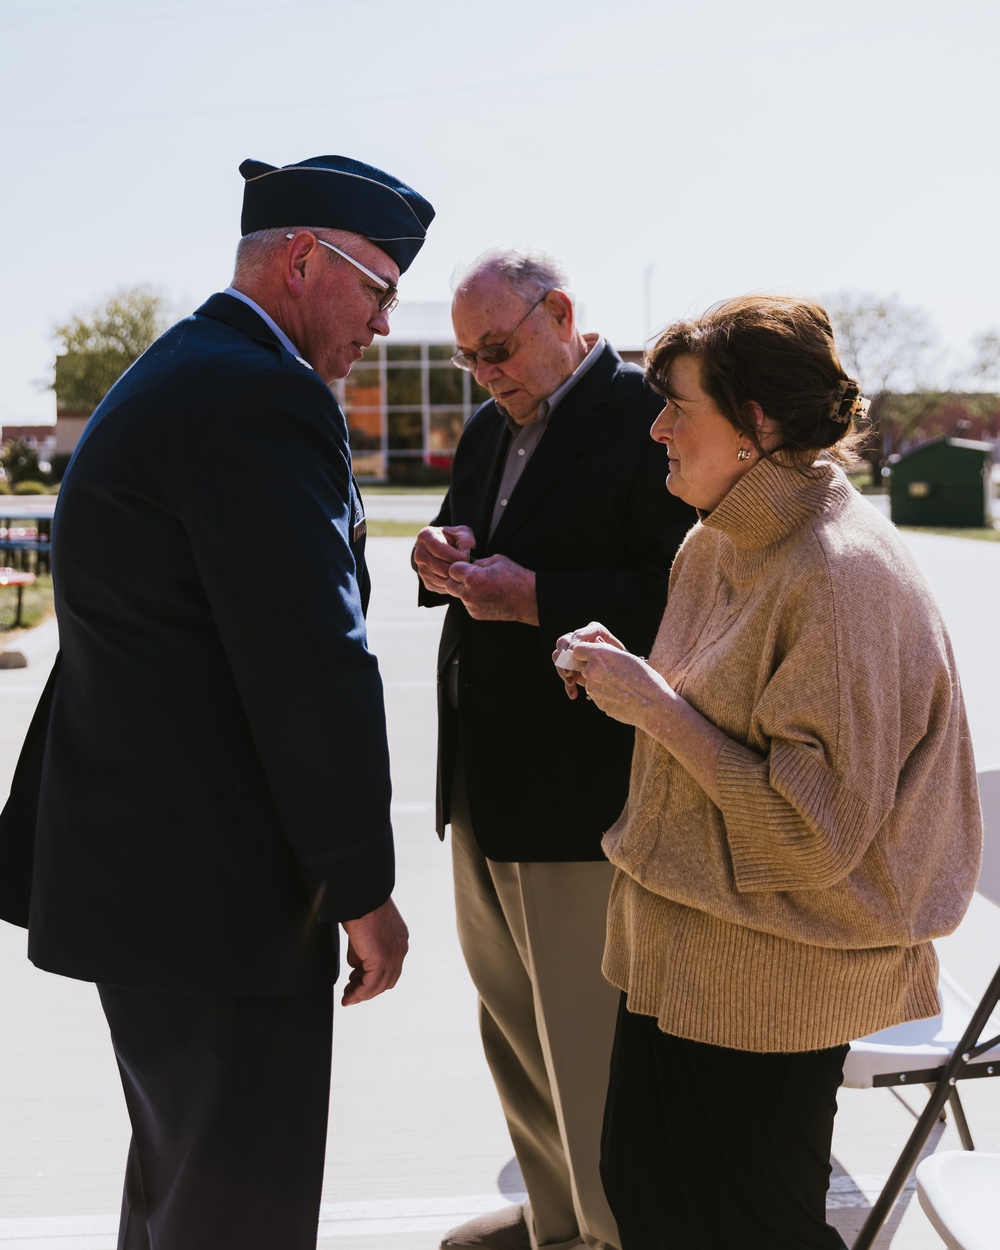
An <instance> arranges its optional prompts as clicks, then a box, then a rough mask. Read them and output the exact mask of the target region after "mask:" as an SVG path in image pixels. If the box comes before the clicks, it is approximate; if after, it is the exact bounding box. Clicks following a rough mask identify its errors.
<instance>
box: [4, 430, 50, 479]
mask: <svg viewBox="0 0 1000 1250" xmlns="http://www.w3.org/2000/svg"><path fill="white" fill-rule="evenodd" d="M0 465H2V466H3V471H4V476H5V477H6V479H7V481H8V482H11V483H16V482H32V481H37V480H38V479H39V478H40V477H41V476H42V471H41V469H40V468H39V466H38V452H37V451H35V449H34V447H30V446H29V445H28V444H27V443H25V442H22V441H21V439H13V440H12V441H11V442H9V443H4V446H3V454H2V455H0Z"/></svg>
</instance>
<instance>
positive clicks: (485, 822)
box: [414, 251, 694, 1250]
mask: <svg viewBox="0 0 1000 1250" xmlns="http://www.w3.org/2000/svg"><path fill="white" fill-rule="evenodd" d="M566 287H567V283H566V278H565V275H564V273H563V271H562V269H561V266H559V265H558V263H557V262H555V261H553V260H552V259H551V258H550V257H547V256H544V255H541V254H536V253H531V252H526V251H510V252H491V253H486V254H485V255H484V256H482V257H480V258H479V260H477V261H476V262H474V263H473V265H472V266H471V268H470V269H469V270H468V271H467V272H466V273H465V275H464V276H463V277H462V278H461V279H460V281H459V283H458V286H457V290H456V294H455V300H454V305H453V319H454V325H455V334H456V338H457V340H458V344H459V351H458V354H457V355H456V357H455V363H456V364H458V365H459V366H460V367H463V368H466V369H470V370H472V371H473V373H474V374H475V377H476V380H477V381H478V382H479V383H480V384H481V385H482V386H484V387H486V388H487V389H488V390H489V391H490V393H491V395H492V399H490V400H489V401H488V402H487V403H485V404H483V406H482V407H481V408H479V409H478V410H477V411H476V412H475V413H474V414H473V416H472V418H471V420H470V421H469V424H468V426H467V427H466V429H465V431H464V433H463V434H462V438H461V440H460V442H459V445H458V449H457V451H456V454H455V464H454V470H453V473H452V479H451V485H450V487H449V490H448V494H447V496H446V498H445V500H444V503H443V506H442V508H441V511H440V513H439V514H438V516H437V517H436V518H435V520H434V522H433V524H432V525H431V526H429V527H427V528H426V529H424V530H422V531H421V533H420V535H419V536H418V539H417V544H416V548H415V552H414V561H415V564H416V567H417V571H418V573H419V574H420V578H421V582H422V586H421V590H420V602H421V603H422V604H424V605H425V606H435V605H438V604H447V605H448V613H447V616H446V617H445V623H444V629H443V631H442V639H441V648H440V652H439V663H438V676H439V754H438V832H439V834H440V835H441V836H442V837H443V836H444V830H445V826H446V824H448V823H449V822H450V823H451V826H452V843H453V863H454V873H455V896H456V907H457V914H458V929H459V936H460V939H461V943H462V949H463V951H464V954H465V957H466V961H467V963H468V966H469V970H470V972H471V974H472V978H473V980H474V982H475V984H476V987H477V989H478V991H479V996H480V1018H481V1027H482V1036H483V1044H484V1047H485V1050H486V1056H487V1059H488V1061H489V1064H490V1067H491V1070H492V1072H493V1076H494V1079H495V1081H496V1085H497V1089H498V1092H499V1094H500V1098H501V1102H502V1104H503V1108H504V1113H505V1115H506V1117H507V1123H508V1126H509V1128H510V1133H511V1137H512V1140H513V1143H514V1149H515V1152H516V1154H517V1158H518V1162H519V1163H520V1166H521V1172H522V1174H523V1176H524V1180H525V1185H526V1188H527V1192H528V1203H527V1204H524V1206H522V1207H513V1208H509V1209H507V1210H503V1211H499V1212H497V1213H495V1214H493V1215H489V1216H486V1217H484V1218H482V1219H478V1220H473V1221H470V1222H469V1223H468V1224H465V1225H462V1226H461V1227H459V1228H456V1229H453V1230H452V1231H451V1232H450V1233H449V1234H447V1236H446V1237H445V1240H444V1241H443V1242H442V1245H443V1246H445V1247H458V1246H483V1247H493V1248H494V1250H521V1248H522V1247H523V1248H524V1250H527V1248H528V1247H529V1246H530V1245H532V1244H533V1245H535V1246H537V1247H545V1248H546V1250H568V1248H569V1247H571V1246H582V1245H587V1246H590V1247H595V1248H598V1250H602V1248H604V1247H615V1246H617V1245H618V1239H617V1231H616V1229H615V1226H614V1221H613V1219H612V1216H611V1213H610V1211H609V1209H608V1206H607V1203H606V1201H605V1199H604V1193H603V1189H602V1187H601V1182H600V1177H599V1173H598V1160H599V1153H600V1151H599V1144H600V1128H601V1119H602V1113H603V1106H604V1094H605V1089H606V1086H607V1072H608V1063H609V1059H610V1054H611V1042H612V1037H613V1034H614V1019H615V1013H616V1010H617V993H616V992H615V991H613V990H612V989H611V987H610V986H608V985H607V984H606V983H605V982H604V981H603V978H602V977H601V972H600V964H601V953H602V950H603V943H604V921H605V912H606V910H607V901H608V891H609V889H610V884H611V875H612V870H611V868H610V866H609V865H608V864H607V863H606V862H605V860H604V857H603V854H602V852H601V846H600V840H601V835H602V834H603V832H604V831H605V830H606V829H607V828H608V827H609V826H610V825H611V824H612V823H613V822H614V821H615V819H616V818H617V817H618V815H619V813H620V811H621V808H622V805H623V803H624V801H625V796H626V793H627V790H628V772H629V762H630V759H631V752H632V737H633V734H632V730H631V729H630V728H629V727H627V726H624V725H620V724H617V723H616V722H615V721H613V720H611V719H610V718H608V717H602V716H601V714H600V713H599V712H598V711H597V708H596V706H595V705H593V704H588V703H587V702H586V701H585V700H582V699H578V700H576V701H570V700H568V699H567V698H566V697H565V695H564V693H563V690H562V683H561V682H560V680H559V678H558V675H557V673H556V671H555V669H554V667H553V665H552V652H553V649H554V648H555V644H556V639H557V638H558V637H559V635H560V634H562V633H565V632H567V631H568V630H571V629H574V628H578V627H579V626H580V625H581V624H582V623H585V622H587V621H591V620H600V621H604V622H606V623H607V625H608V628H609V629H612V630H613V631H614V632H615V634H616V635H617V636H618V637H623V636H624V637H628V638H629V639H630V643H629V645H630V646H631V647H632V648H634V649H635V650H636V651H638V652H639V653H644V652H645V651H647V650H648V648H649V646H650V645H651V643H652V641H653V637H654V635H655V632H656V628H657V626H658V625H659V622H660V617H661V616H662V613H663V608H664V604H665V602H666V596H667V579H668V575H669V572H670V564H671V561H672V560H673V556H674V553H675V551H676V549H677V547H678V545H679V543H680V541H681V539H682V538H683V536H684V534H685V533H686V532H687V529H688V528H689V526H690V525H691V523H692V521H693V520H694V513H693V512H692V510H691V509H690V508H688V507H687V505H685V504H682V503H681V502H680V501H678V500H677V499H675V498H673V497H672V496H671V495H669V494H668V492H667V490H666V486H665V480H666V476H667V471H668V466H667V462H666V456H665V454H664V452H663V449H662V448H660V447H658V446H657V445H656V444H655V443H653V441H652V439H651V438H650V436H649V428H650V425H651V423H652V421H653V419H654V418H655V416H656V414H657V413H658V411H659V409H660V407H661V406H662V402H661V401H660V399H659V398H658V397H657V396H656V395H655V394H654V393H653V392H652V391H651V390H650V389H649V388H648V386H646V384H645V382H644V381H643V378H642V374H641V371H640V370H639V369H637V368H636V367H635V366H634V365H625V364H623V363H622V360H621V358H620V357H619V356H618V354H617V353H616V352H615V351H614V349H613V348H612V347H610V346H609V345H608V344H607V343H606V342H604V340H603V339H600V338H598V336H597V335H584V334H581V332H580V330H579V328H578V326H577V324H576V320H575V313H574V307H573V301H572V299H571V297H570V295H569V294H568V292H567V289H566ZM619 631H622V632H621V633H619Z"/></svg>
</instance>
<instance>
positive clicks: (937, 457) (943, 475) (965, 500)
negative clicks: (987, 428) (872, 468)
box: [889, 438, 993, 528]
mask: <svg viewBox="0 0 1000 1250" xmlns="http://www.w3.org/2000/svg"><path fill="white" fill-rule="evenodd" d="M992 456H993V449H992V447H991V446H990V444H989V443H979V442H973V441H972V439H968V438H932V439H929V440H928V441H927V442H926V443H921V444H920V445H919V446H918V447H914V448H913V450H912V451H908V452H906V453H904V454H903V455H901V456H894V457H892V458H891V459H890V461H889V464H890V466H891V469H892V472H891V475H890V477H889V515H890V517H891V518H892V520H893V521H894V522H895V524H896V525H947V526H954V527H956V528H958V527H960V526H969V527H976V528H982V527H985V526H988V525H990V524H991V523H992V509H991V504H990V495H991V490H992V479H991V470H992V465H993V459H992Z"/></svg>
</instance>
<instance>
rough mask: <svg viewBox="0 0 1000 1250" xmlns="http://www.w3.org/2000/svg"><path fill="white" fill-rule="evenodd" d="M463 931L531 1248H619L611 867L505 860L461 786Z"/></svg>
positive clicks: (455, 824)
mask: <svg viewBox="0 0 1000 1250" xmlns="http://www.w3.org/2000/svg"><path fill="white" fill-rule="evenodd" d="M451 824H452V856H453V865H454V874H455V903H456V912H457V918H458V935H459V940H460V942H461V946H462V951H463V953H464V955H465V960H466V963H467V964H468V967H469V972H470V974H471V976H472V980H473V982H474V984H475V986H476V989H477V991H478V992H479V1022H480V1030H481V1033H482V1039H483V1047H484V1049H485V1052H486V1059H487V1062H488V1063H489V1066H490V1071H491V1072H492V1074H493V1079H494V1081H495V1083H496V1087H497V1092H498V1093H499V1095H500V1101H501V1104H502V1107H503V1112H504V1116H505V1117H506V1120H507V1126H508V1128H509V1130H510V1135H511V1140H512V1142H513V1145H514V1153H515V1154H516V1156H517V1161H518V1164H519V1166H520V1168H521V1174H522V1176H523V1177H524V1184H525V1189H526V1190H527V1193H528V1204H529V1214H530V1218H529V1221H528V1223H529V1232H530V1235H531V1239H532V1246H533V1248H534V1250H541V1248H544V1250H569V1247H573V1246H580V1245H586V1246H590V1247H594V1248H595V1250H613V1248H615V1247H617V1246H618V1234H617V1230H616V1228H615V1224H614V1220H613V1218H612V1216H611V1212H610V1209H609V1207H608V1203H607V1199H606V1198H605V1196H604V1189H603V1186H602V1184H601V1179H600V1139H601V1124H602V1120H603V1112H604V1100H605V1093H606V1090H607V1082H608V1065H609V1061H610V1056H611V1045H612V1040H613V1037H614V1028H615V1014H616V1010H617V1001H618V994H617V991H616V990H614V989H612V987H611V986H609V985H608V983H607V982H606V981H605V980H604V978H603V976H602V975H601V957H602V954H603V950H604V935H605V927H606V917H607V904H608V894H609V892H610V889H611V878H612V876H613V871H614V870H613V869H612V868H611V865H610V864H608V863H606V862H603V861H601V862H595V863H589V862H583V863H499V862H497V861H495V860H489V859H487V858H486V857H485V856H484V855H483V853H482V852H481V851H480V849H479V847H478V846H477V844H476V840H475V838H474V836H473V834H472V830H471V828H470V824H469V814H468V804H467V800H466V797H465V792H464V784H463V780H462V778H461V777H459V779H458V781H457V784H456V786H455V790H454V793H453V796H452V809H451Z"/></svg>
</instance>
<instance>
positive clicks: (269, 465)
mask: <svg viewBox="0 0 1000 1250" xmlns="http://www.w3.org/2000/svg"><path fill="white" fill-rule="evenodd" d="M241 173H242V174H243V176H244V178H245V179H246V185H245V195H244V207H243V221H242V233H243V236H244V237H243V239H242V241H241V243H240V247H239V250H238V252H237V262H236V273H235V276H234V279H233V285H232V286H231V287H230V288H229V289H228V290H227V291H226V292H225V293H223V294H218V295H214V296H212V298H211V299H209V300H208V301H207V303H205V304H204V305H203V306H202V307H201V308H199V309H198V311H197V312H196V313H195V314H194V315H193V316H191V317H189V318H187V319H186V320H184V321H182V322H180V323H179V324H178V325H176V326H174V327H173V328H172V329H171V330H169V331H168V332H167V333H166V334H165V335H164V336H163V337H162V338H161V339H159V340H158V341H157V342H156V343H155V344H154V345H153V346H152V347H151V348H150V349H149V351H148V352H146V354H145V355H144V356H143V357H142V358H141V359H140V360H139V361H138V362H137V363H136V364H135V365H134V366H133V367H132V368H131V369H130V370H129V371H128V372H127V373H126V374H125V375H124V376H123V377H122V378H121V380H120V381H119V382H118V383H117V384H116V385H115V386H114V387H113V388H112V390H111V392H110V393H109V394H108V396H107V398H106V399H105V400H104V402H103V403H102V404H101V405H100V407H99V408H98V409H97V411H96V412H95V413H94V416H93V417H92V419H91V421H90V423H89V424H88V426H87V429H86V431H85V433H84V435H83V438H82V440H81V442H80V446H79V447H78V449H77V451H76V454H75V456H74V459H73V462H72V464H71V466H70V469H69V472H68V473H67V476H66V480H65V482H64V485H63V488H62V492H61V494H60V499H59V505H58V508H57V511H56V518H55V524H54V532H53V547H52V563H53V580H54V586H55V596H56V612H57V616H58V621H59V635H60V644H61V653H60V656H59V658H58V660H57V661H56V665H55V668H54V670H53V673H52V676H51V678H50V680H49V683H48V686H47V687H46V691H45V694H44V695H43V698H42V701H41V703H40V705H39V708H38V711H37V712H36V715H35V718H34V720H33V722H32V725H31V728H30V730H29V733H28V737H27V740H26V742H25V747H24V750H23V752H22V756H21V760H20V762H19V765H18V769H17V772H16V774H15V778H14V783H13V786H12V792H11V797H10V799H9V801H8V803H7V806H6V808H5V809H4V812H3V816H2V817H0V916H2V917H3V918H4V919H6V920H9V921H11V922H12V923H15V924H20V925H24V926H26V927H27V928H28V930H29V939H28V953H29V957H30V958H31V959H32V960H33V962H34V963H36V964H37V965H38V966H39V967H41V968H44V969H47V970H48V971H51V972H56V973H61V974H63V975H66V976H72V977H78V978H82V979H85V980H91V981H94V982H96V983H97V986H98V990H99V992H100V995H101V1001H102V1004H103V1006H104V1009H105V1013H106V1015H107V1018H108V1022H109V1025H110V1028H111V1034H112V1038H113V1041H114V1046H115V1051H116V1055H117V1058H118V1063H119V1067H120V1070H121V1075H122V1082H123V1086H124V1090H125V1097H126V1101H127V1103H128V1108H129V1114H130V1117H131V1121H132V1128H133V1137H132V1144H131V1149H130V1154H129V1160H128V1167H127V1173H126V1182H125V1194H124V1199H123V1204H122V1222H121V1230H120V1234H119V1247H121V1248H122V1250H180V1248H182V1247H183V1250H258V1248H259V1250H277V1248H278V1247H280V1248H281V1250H307V1248H311V1247H314V1246H315V1241H316V1228H317V1223H318V1216H319V1200H320V1191H321V1186H322V1177H323V1158H324V1150H325V1144H326V1123H327V1107H328V1095H329V1073H330V1055H331V1034H332V1014H333V996H332V986H333V982H334V980H335V978H336V976H337V972H338V942H337V932H338V930H337V926H338V924H340V925H342V926H343V928H344V930H345V932H346V934H347V938H348V948H347V961H348V963H349V964H350V965H351V969H352V971H351V975H350V978H349V980H348V983H347V987H346V989H345V992H344V996H343V1002H344V1003H345V1004H350V1003H355V1002H360V1001H362V1000H364V999H368V998H372V997H374V996H375V995H376V994H379V993H381V992H382V991H383V990H385V989H389V988H390V987H391V986H392V985H394V984H395V982H396V979H397V977H398V976H399V973H400V968H401V965H402V961H403V957H404V955H405V953H406V945H407V932H406V926H405V925H404V923H403V921H402V918H401V917H400V915H399V913H398V912H397V911H396V908H395V906H394V904H393V902H392V899H391V897H390V896H391V892H392V888H393V880H394V860H393V844H392V830H391V827H390V822H389V789H390V787H389V764H388V751H387V745H386V733H385V715H384V708H383V700H382V687H381V681H380V677H379V673H378V666H377V663H376V661H375V658H374V656H372V654H371V653H370V652H369V651H368V648H367V644H366V635H365V624H364V611H365V608H366V606H367V598H368V577H367V572H366V568H365V562H364V535H365V525H364V513H363V510H362V506H361V501H360V496H359V494H358V491H357V486H356V484H355V482H354V479H353V476H352V473H351V460H350V452H349V449H348V444H347V430H346V425H345V421H344V416H343V413H342V412H341V410H340V408H339V407H338V405H337V403H336V401H335V400H334V398H333V395H332V394H331V391H330V388H329V384H330V383H331V382H333V381H334V379H336V378H342V377H344V376H346V374H347V373H348V372H349V370H350V368H351V365H352V364H353V363H354V361H356V360H359V359H360V358H361V355H362V352H363V351H364V349H365V347H367V346H368V345H369V344H370V343H371V342H372V340H373V338H374V337H375V335H385V334H388V332H389V322H388V316H389V313H390V312H391V310H392V308H393V307H394V305H395V301H396V284H397V282H398V279H399V275H400V274H401V273H402V272H403V271H404V270H405V269H406V268H407V267H408V266H409V264H410V262H411V261H412V260H413V258H414V256H415V255H416V253H417V251H418V250H419V248H420V246H421V244H422V242H423V239H424V235H425V231H426V228H427V226H428V225H429V223H430V221H431V218H432V217H433V215H434V214H433V209H432V208H431V206H430V205H429V204H428V203H427V201H426V200H424V199H423V198H422V197H421V196H419V195H418V194H417V193H416V192H415V191H413V190H412V189H411V188H410V187H408V186H407V185H406V184H405V183H402V182H400V181H399V180H398V179H396V178H394V177H392V176H390V175H389V174H386V173H384V172H383V171H381V170H378V169H374V168H372V167H371V166H368V165H364V164H362V163H360V162H358V161H353V160H350V159H348V158H345V157H340V156H323V157H317V158H314V159H311V160H307V161H303V162H301V163H300V164H297V165H291V166H286V167H284V168H276V167H274V166H271V165H266V164H264V163H262V162H259V161H245V162H244V163H243V165H242V166H241ZM303 223H307V224H303ZM276 575H277V577H280V582H281V583H282V584H287V585H288V586H291V587H296V588H297V590H296V615H295V619H294V621H290V622H289V625H290V629H291V633H292V637H293V642H292V644H291V645H290V646H287V647H284V648H282V650H281V652H280V654H279V653H277V652H276V651H275V648H274V643H273V636H272V635H273V629H274V611H273V607H271V606H269V605H272V604H273V602H274V596H275V594H276V590H275V587H276V585H277V581H276Z"/></svg>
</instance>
